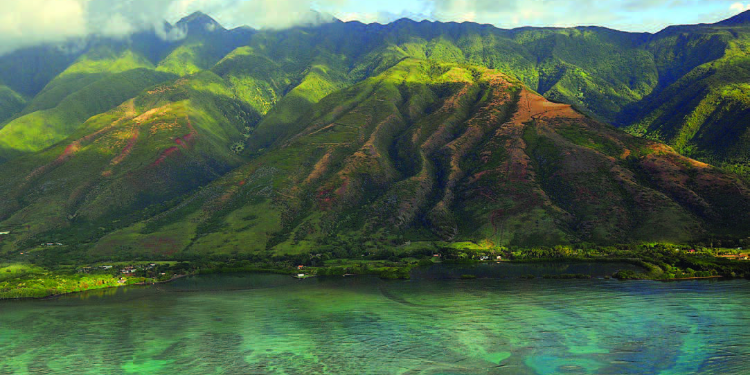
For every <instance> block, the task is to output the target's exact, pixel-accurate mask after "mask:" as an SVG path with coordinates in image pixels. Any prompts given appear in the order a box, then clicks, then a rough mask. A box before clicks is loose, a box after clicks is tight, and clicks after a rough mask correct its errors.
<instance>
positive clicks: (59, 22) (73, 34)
mask: <svg viewBox="0 0 750 375" xmlns="http://www.w3.org/2000/svg"><path fill="white" fill-rule="evenodd" d="M86 3H87V0H23V1H2V2H0V54H2V53H5V52H9V51H12V50H14V49H17V48H21V47H25V46H28V45H34V44H40V43H50V42H52V43H54V42H64V41H66V40H69V39H71V38H78V37H83V36H85V35H86V34H87V32H88V29H87V26H86Z"/></svg>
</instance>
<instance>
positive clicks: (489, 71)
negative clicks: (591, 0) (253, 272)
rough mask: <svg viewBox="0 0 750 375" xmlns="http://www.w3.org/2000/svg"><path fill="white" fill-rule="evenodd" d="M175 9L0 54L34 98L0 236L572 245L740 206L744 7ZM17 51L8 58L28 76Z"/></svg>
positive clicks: (25, 116)
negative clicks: (233, 14) (44, 58)
mask: <svg viewBox="0 0 750 375" xmlns="http://www.w3.org/2000/svg"><path fill="white" fill-rule="evenodd" d="M181 22H182V24H181V25H182V26H185V27H186V28H187V29H188V31H189V32H188V35H187V37H186V38H185V39H183V40H180V41H175V42H166V41H161V42H158V41H157V40H158V38H156V37H153V38H151V39H149V38H148V37H147V36H144V35H139V36H137V37H136V36H134V38H133V40H132V41H129V42H115V41H107V40H100V41H97V42H92V44H91V45H86V46H85V48H83V49H82V50H81V51H78V52H75V53H73V55H75V61H73V60H71V61H69V62H68V63H66V64H63V63H62V62H61V61H62V60H60V61H56V60H55V61H52V62H50V66H49V69H51V70H55V71H56V73H55V74H54V75H51V76H49V77H47V76H46V75H44V76H45V77H47V78H45V79H46V81H45V82H44V85H43V88H42V87H38V89H33V88H31V87H26V88H24V89H23V90H22V89H20V88H19V87H20V86H18V85H17V82H16V81H13V80H8V79H7V78H6V77H5V76H3V82H4V83H6V84H7V85H8V86H7V87H8V88H9V90H12V92H17V93H20V94H23V95H26V96H27V97H28V98H29V99H30V100H29V102H28V105H26V107H25V108H24V110H22V111H21V112H20V113H19V114H18V115H17V116H16V117H14V118H12V119H11V120H10V122H8V123H7V124H6V125H5V126H4V127H2V129H0V162H3V164H2V165H0V231H2V232H6V231H10V232H11V233H10V234H8V235H6V236H4V237H2V238H0V239H1V240H2V242H0V252H2V253H5V254H14V255H19V253H21V252H24V253H25V256H26V257H27V258H28V259H33V260H35V261H36V260H37V259H38V260H40V261H41V260H44V261H45V262H49V264H59V263H62V262H63V261H64V260H65V259H74V260H80V259H84V258H85V259H90V260H132V259H153V257H154V256H158V257H160V258H163V259H185V258H186V257H196V259H202V258H204V257H206V256H209V255H228V256H233V257H235V258H242V257H247V256H250V255H252V256H257V257H263V258H271V257H274V256H294V255H298V254H309V253H331V254H334V253H335V254H337V255H336V256H335V257H336V258H347V259H357V257H361V256H362V255H366V254H377V253H380V252H388V251H393V249H398V250H397V251H395V252H396V253H399V252H402V251H403V252H406V251H407V250H408V251H412V250H414V247H415V246H422V245H424V244H429V245H424V246H425V247H424V248H425V249H431V250H434V248H435V246H436V245H434V244H436V243H438V242H439V241H445V242H456V241H469V242H475V243H482V244H485V245H487V246H495V247H503V246H504V247H510V246H518V247H530V246H555V245H563V246H573V247H575V246H579V245H580V244H584V243H596V244H600V245H611V244H616V243H631V242H632V243H639V242H642V241H671V242H677V243H685V242H690V241H701V240H704V239H707V238H711V237H712V236H718V237H721V238H729V239H736V238H739V237H742V236H745V235H747V232H748V230H750V216H749V215H750V189H749V188H748V185H747V183H746V182H743V181H741V180H737V178H736V177H735V175H734V174H740V175H747V173H748V172H747V168H746V166H747V158H746V157H745V156H744V154H743V153H742V152H744V151H742V150H744V148H743V147H744V146H743V143H742V142H744V139H745V138H743V137H744V136H743V135H742V134H745V133H743V131H745V130H743V129H745V125H743V124H746V123H747V122H746V121H744V120H743V118H742V117H741V116H743V114H744V113H745V112H746V111H744V109H743V108H744V107H743V105H744V104H743V103H745V102H746V100H745V99H746V98H745V91H746V89H747V87H746V85H744V84H743V83H742V82H740V81H741V80H742V79H744V78H745V77H746V75H744V73H743V72H744V70H743V69H744V68H743V67H744V66H745V65H744V63H745V59H746V58H745V57H744V56H745V55H746V53H744V51H745V50H746V49H747V43H745V29H744V28H745V26H743V25H738V24H733V25H702V26H695V27H685V28H671V29H668V30H665V31H664V32H662V33H659V34H657V35H646V34H630V33H623V32H617V31H612V30H606V29H601V28H574V29H519V30H500V29H496V28H493V27H490V26H482V25H476V24H471V23H465V24H460V25H459V24H441V23H430V22H422V23H416V22H412V21H409V20H402V21H398V22H395V23H393V24H390V25H385V26H383V25H363V24H360V23H357V22H351V23H339V22H336V23H331V24H325V25H320V26H316V27H305V28H292V29H288V30H263V31H257V32H256V31H249V30H245V29H238V30H235V31H227V30H224V29H223V28H220V27H218V26H217V25H214V22H215V21H213V20H211V19H210V18H208V17H207V16H205V15H202V14H195V15H193V16H191V17H188V18H186V19H185V20H183V21H181ZM206 25H213V26H212V27H211V28H206V27H205V26H206ZM28 53H31V52H28ZM44 53H45V52H43V51H42V50H38V51H37V52H33V53H31V54H32V55H34V56H36V55H35V54H44ZM19 56H21V55H18V54H13V55H9V56H7V57H0V65H1V66H8V67H9V68H8V69H10V71H17V72H19V74H22V75H24V76H25V74H26V71H25V70H24V69H22V68H21V67H16V66H14V61H16V62H19V61H26V62H28V61H29V60H28V58H24V59H21V58H20V57H19ZM50 56H53V57H54V56H57V55H54V54H52V55H50ZM13 59H16V60H13ZM3 64H5V65H3ZM63 65H64V66H63ZM2 74H4V75H7V74H6V73H5V72H3V73H2ZM45 74H46V73H45ZM34 85H35V87H36V86H39V85H37V84H36V83H35V84H34ZM537 92H538V93H539V94H541V95H539V94H537ZM29 93H30V94H29ZM20 94H19V95H20ZM545 98H546V99H553V101H548V100H546V99H545ZM556 102H564V103H569V104H571V105H572V106H573V107H574V108H575V109H578V110H579V111H583V112H584V113H585V114H587V115H582V114H581V113H580V112H576V111H575V110H573V109H571V108H570V107H569V106H566V105H563V104H558V103H556ZM645 103H652V104H648V105H646V104H645ZM16 107H18V106H16ZM717 108H720V110H717ZM678 112H679V113H678ZM735 115H737V116H739V117H737V116H735ZM623 116H624V117H623ZM733 116H735V117H733ZM601 119H603V120H606V121H609V122H613V123H616V124H618V125H629V128H628V129H629V130H630V131H631V132H633V133H637V134H638V135H641V136H643V137H646V138H652V139H662V140H664V141H666V142H669V143H670V144H672V145H673V146H674V148H675V149H676V150H677V151H679V152H681V153H683V154H689V155H692V156H696V157H700V158H702V159H703V160H710V161H712V162H713V163H714V164H716V165H718V166H719V167H721V169H717V168H713V167H710V166H707V165H704V164H702V163H698V162H696V161H694V160H691V159H688V158H686V157H683V156H680V155H678V154H677V153H675V152H674V150H673V149H670V148H668V147H665V146H663V145H661V144H659V143H656V142H651V141H646V140H644V139H642V138H636V137H632V136H628V135H627V134H624V133H623V132H621V131H618V130H617V129H615V128H613V127H611V126H609V125H605V124H603V123H601V122H598V121H599V120H601ZM727 119H733V120H732V121H727ZM735 120H736V121H735ZM633 121H635V122H633ZM670 121H671V122H670ZM730 123H731V126H733V128H732V129H730V130H732V131H731V132H729V131H726V132H725V131H718V132H717V131H714V130H712V129H717V127H726V126H730V125H727V124H730ZM722 129H724V130H726V129H727V128H722ZM717 137H718V138H717ZM722 137H723V138H722ZM730 138H731V139H730ZM732 142H735V143H732ZM717 145H728V146H727V147H726V148H725V149H723V150H722V151H721V152H715V150H713V149H711V147H716V146H717ZM6 160H7V161H6ZM412 242H413V244H412ZM40 243H42V244H46V243H55V244H56V243H60V244H64V245H63V246H58V247H56V246H53V247H47V246H39V244H40ZM416 244H420V245H416ZM485 245H482V246H485ZM342 249H343V250H342ZM390 267H391V266H389V265H385V264H380V265H377V266H372V265H371V266H370V270H373V271H372V272H374V273H388V272H391V271H393V272H396V274H397V273H398V272H397V271H394V270H390V269H389V268H390ZM693 269H694V270H695V268H693ZM681 270H682V269H681ZM339 271H340V270H339V269H336V270H335V271H333V272H335V273H338V272H339ZM685 271H686V270H685ZM323 272H327V271H323Z"/></svg>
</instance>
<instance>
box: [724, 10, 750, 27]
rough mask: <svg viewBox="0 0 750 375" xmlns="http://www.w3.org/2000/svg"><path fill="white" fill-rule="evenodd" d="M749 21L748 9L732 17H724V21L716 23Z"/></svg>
mask: <svg viewBox="0 0 750 375" xmlns="http://www.w3.org/2000/svg"><path fill="white" fill-rule="evenodd" d="M745 23H750V10H747V11H744V12H742V13H740V14H738V15H736V16H734V17H732V18H728V19H725V20H724V21H721V22H718V23H717V25H727V26H730V25H741V24H745Z"/></svg>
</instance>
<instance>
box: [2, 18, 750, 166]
mask: <svg viewBox="0 0 750 375" xmlns="http://www.w3.org/2000/svg"><path fill="white" fill-rule="evenodd" d="M747 18H748V16H747V14H746V15H739V16H737V17H735V18H732V19H730V20H727V21H725V22H722V23H719V24H716V25H695V26H675V27H670V28H667V29H665V30H664V31H662V32H660V33H657V34H643V33H640V34H639V33H626V32H619V31H615V30H609V29H605V28H598V27H578V28H521V29H514V30H503V29H498V28H495V27H493V26H490V25H478V24H473V23H462V24H457V23H439V22H427V21H423V22H414V21H411V20H407V19H404V20H399V21H397V22H394V23H391V24H388V25H379V24H370V25H364V24H361V23H359V22H347V23H343V22H338V21H336V22H332V23H328V24H323V25H319V26H315V27H296V28H291V29H287V30H263V31H255V30H252V29H248V28H238V29H235V30H226V29H224V28H223V27H222V26H221V25H220V24H218V23H217V22H216V21H215V20H213V19H211V18H210V17H208V16H207V15H205V14H203V13H200V12H198V13H195V14H193V15H190V16H188V17H186V18H185V19H183V20H181V21H180V22H178V23H177V24H176V25H174V26H172V25H169V24H165V26H164V28H165V30H167V31H169V32H170V33H172V32H175V33H176V34H174V33H173V34H174V35H173V36H172V37H173V39H170V40H163V39H160V38H159V37H158V36H157V35H156V33H154V32H150V33H149V32H143V33H139V34H136V35H134V36H133V37H132V38H131V40H128V41H112V40H104V39H97V40H92V41H87V42H86V43H82V44H81V45H80V46H76V45H71V46H68V47H67V48H62V49H54V48H51V47H45V48H36V49H29V50H24V51H20V52H16V53H14V54H11V55H8V56H3V57H0V67H2V69H0V78H1V79H2V80H3V81H4V82H5V84H6V85H8V87H10V88H11V89H12V90H14V91H16V92H18V93H20V94H21V95H23V96H25V97H27V98H29V99H30V100H31V104H30V105H29V106H28V107H27V108H26V110H25V112H24V114H31V113H33V112H34V111H39V110H47V109H51V108H54V107H55V106H56V105H57V104H59V102H60V101H61V100H62V99H64V98H65V97H67V96H68V95H70V94H71V93H73V92H76V91H78V90H80V89H81V88H83V87H85V86H87V85H89V84H91V83H93V82H94V81H95V80H97V79H98V78H101V77H98V76H96V75H95V74H93V73H94V72H88V73H89V74H85V75H81V76H76V75H67V77H64V76H61V77H57V78H54V77H56V76H57V74H58V73H60V72H62V70H63V69H66V68H68V69H70V68H69V67H68V64H70V62H66V61H67V60H66V59H70V58H74V59H75V58H80V56H81V55H82V54H83V55H84V56H86V55H92V56H94V57H93V58H91V59H92V60H96V59H97V57H96V55H97V54H99V53H100V52H97V50H106V49H107V48H110V49H111V50H112V51H115V52H114V53H115V54H120V53H130V54H131V55H132V56H133V57H134V58H135V60H137V65H139V66H149V67H152V66H155V67H156V69H157V70H159V71H163V72H169V73H173V74H177V75H180V76H186V75H190V74H195V73H197V72H201V71H206V70H211V71H213V72H214V73H216V74H218V75H219V76H221V77H222V78H224V79H225V80H227V81H228V82H229V83H230V84H231V85H232V87H233V90H234V92H235V95H236V96H238V97H240V98H241V99H242V100H244V101H246V102H248V103H251V105H252V106H253V108H255V110H256V112H257V113H258V116H259V117H262V116H264V115H265V114H266V113H268V111H269V110H270V109H271V108H273V107H274V106H275V105H276V104H277V103H279V102H281V99H282V98H283V97H285V96H288V94H289V93H290V92H291V93H293V94H294V95H291V96H289V98H288V100H287V102H292V99H293V98H295V97H296V98H297V100H298V102H297V103H294V104H293V105H290V107H293V108H302V107H305V106H307V105H309V104H312V103H315V102H316V101H317V100H319V99H320V98H322V97H323V96H325V95H328V94H330V93H331V92H333V91H335V90H338V89H341V88H343V87H346V86H349V85H351V84H354V83H357V82H360V81H361V80H363V79H366V78H368V77H371V76H373V75H376V74H379V73H380V72H382V71H383V70H384V69H387V68H389V67H391V66H393V64H395V63H396V62H398V61H400V60H402V59H404V58H419V59H429V60H434V61H437V62H449V63H460V64H469V65H476V66H484V67H487V68H491V69H498V70H500V71H502V72H504V73H506V74H508V75H510V76H512V77H514V78H517V79H519V80H521V81H522V82H524V83H525V84H526V85H527V86H528V87H530V88H531V89H533V90H535V91H536V92H539V93H540V94H542V95H543V96H545V97H546V98H548V99H550V100H552V101H555V102H563V103H567V104H571V105H573V106H574V107H575V108H576V109H578V110H580V111H582V112H584V113H586V114H587V115H590V116H592V117H594V118H597V119H599V120H603V121H605V122H609V123H612V124H615V125H617V126H623V127H627V129H629V131H631V132H633V133H635V134H639V135H644V136H648V137H650V138H655V139H661V140H663V141H665V142H667V143H669V144H670V145H671V146H674V147H675V148H676V149H677V150H678V151H679V152H681V153H684V154H686V155H691V156H695V157H700V158H702V159H704V160H710V161H715V162H717V163H723V162H726V161H736V162H743V161H746V160H747V157H748V156H747V155H748V152H750V151H748V143H747V137H748V135H747V129H748V127H747V126H746V125H745V124H746V123H747V122H746V121H745V117H746V114H745V112H746V110H745V108H746V107H745V105H744V102H745V101H746V98H745V96H746V95H745V91H746V90H745V88H744V86H743V83H744V82H745V81H746V78H747V77H746V74H745V73H746V72H745V70H746V69H745V66H746V65H747V62H746V61H745V60H746V57H745V56H746V55H747V53H746V49H747V47H746V45H747V41H746V40H747V38H748V35H750V26H748V24H747V23H746V22H745V20H746V19H747ZM178 34H181V35H182V36H185V38H184V39H180V38H179V36H180V35H178ZM74 47H77V48H74ZM76 65H78V64H76ZM33 69H35V70H38V71H39V72H40V73H39V74H38V75H31V74H30V71H31V70H33ZM99 73H101V72H99ZM52 78H54V79H52ZM40 85H41V86H40ZM298 86H300V87H299V89H295V88H297V87H298ZM42 87H45V88H44V90H43V91H42V90H41V88H42ZM40 91H41V93H40ZM37 94H39V95H37ZM118 104H119V103H118ZM106 109H109V108H106ZM106 109H105V110H106ZM295 112H297V113H299V112H304V109H303V110H296V111H295ZM98 113H100V112H98ZM279 113H281V112H279ZM288 120H289V121H290V122H291V121H292V119H288ZM35 121H36V120H35ZM78 123H80V121H78ZM63 133H66V132H63ZM260 138H262V137H260V134H259V137H258V139H260ZM47 145H49V144H47ZM262 146H263V144H262V143H260V144H256V145H252V147H257V148H263V147H262ZM6 154H7V152H6ZM13 155H18V152H16V153H11V155H6V157H10V156H13Z"/></svg>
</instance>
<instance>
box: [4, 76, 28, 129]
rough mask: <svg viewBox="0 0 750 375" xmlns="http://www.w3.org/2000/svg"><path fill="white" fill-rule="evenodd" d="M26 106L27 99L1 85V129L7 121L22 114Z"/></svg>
mask: <svg viewBox="0 0 750 375" xmlns="http://www.w3.org/2000/svg"><path fill="white" fill-rule="evenodd" d="M25 105H26V99H25V98H24V97H23V96H21V95H20V94H18V93H17V92H15V91H13V90H12V89H11V88H10V87H8V86H5V85H2V84H0V129H2V127H3V124H2V123H3V122H5V120H7V119H9V118H11V117H13V116H14V115H15V114H16V113H18V112H20V111H21V110H22V109H23V107H24V106H25Z"/></svg>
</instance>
